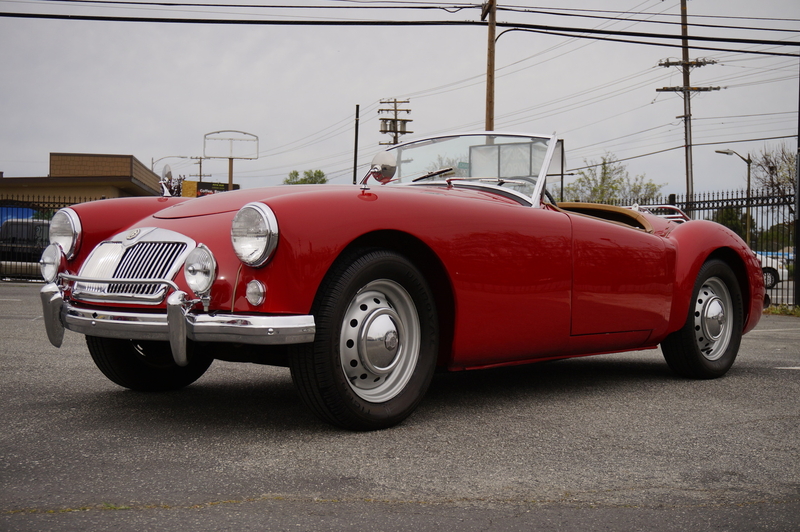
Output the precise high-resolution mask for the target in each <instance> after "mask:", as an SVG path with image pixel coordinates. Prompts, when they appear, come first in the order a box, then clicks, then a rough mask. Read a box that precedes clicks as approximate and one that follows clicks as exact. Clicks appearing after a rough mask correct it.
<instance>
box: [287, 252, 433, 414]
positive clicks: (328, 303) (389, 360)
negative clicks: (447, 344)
mask: <svg viewBox="0 0 800 532" xmlns="http://www.w3.org/2000/svg"><path fill="white" fill-rule="evenodd" d="M314 306H315V308H314V319H315V323H316V329H317V332H316V336H315V340H314V343H313V344H303V345H298V346H294V347H293V352H292V353H291V355H290V361H291V370H292V379H293V380H294V382H295V385H296V386H297V389H298V391H299V393H300V396H301V397H302V398H303V401H304V402H305V403H306V404H307V405H308V406H309V407H310V408H311V410H312V411H314V413H315V414H317V415H318V416H319V417H320V418H322V419H323V420H325V421H328V422H329V423H332V424H334V425H337V426H340V427H344V428H348V429H352V430H376V429H382V428H387V427H390V426H393V425H396V424H397V423H399V422H401V421H402V420H403V419H405V418H406V417H408V416H409V415H410V414H411V412H413V411H414V409H415V408H416V407H417V405H418V404H419V402H420V401H421V400H422V396H423V395H424V394H425V391H426V390H427V388H428V385H429V384H430V381H431V378H432V376H433V372H434V369H435V366H436V359H437V353H438V323H437V317H436V308H435V305H434V301H433V296H432V295H431V291H430V288H429V287H428V285H427V283H426V282H425V279H424V278H423V276H422V274H421V273H420V272H419V270H417V268H416V267H415V266H414V265H413V264H412V263H411V262H409V261H408V260H407V259H405V258H404V257H402V256H401V255H398V254H396V253H393V252H390V251H369V252H363V253H360V254H356V255H351V256H350V257H349V258H345V259H344V260H343V261H340V263H339V265H338V266H335V267H334V269H333V270H332V271H331V273H330V274H329V276H328V277H327V278H326V281H325V282H324V283H323V286H322V287H321V288H320V294H319V295H318V298H317V301H315V305H314Z"/></svg>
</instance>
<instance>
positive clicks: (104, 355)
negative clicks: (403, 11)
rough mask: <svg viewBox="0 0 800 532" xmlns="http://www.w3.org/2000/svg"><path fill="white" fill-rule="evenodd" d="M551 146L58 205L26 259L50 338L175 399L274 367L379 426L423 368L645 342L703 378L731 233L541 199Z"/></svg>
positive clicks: (733, 278) (440, 152)
mask: <svg viewBox="0 0 800 532" xmlns="http://www.w3.org/2000/svg"><path fill="white" fill-rule="evenodd" d="M560 154H561V143H560V141H558V140H557V139H556V138H555V137H549V136H531V135H519V134H500V133H493V132H492V133H486V132H483V133H473V134H463V135H450V136H441V137H436V138H428V139H423V140H419V141H415V142H409V143H406V144H402V145H398V146H395V147H392V148H391V149H389V150H387V151H385V152H382V153H380V154H379V155H378V156H377V157H376V158H375V159H374V160H373V164H372V167H371V168H370V170H369V173H368V174H367V176H366V177H365V178H364V180H363V181H362V183H361V184H360V186H359V185H330V184H326V185H294V186H278V187H270V188H262V189H247V190H240V191H231V192H225V193H223V194H217V195H213V196H206V197H202V198H197V199H188V198H180V197H160V198H155V197H153V198H123V199H114V200H103V201H94V202H90V203H84V204H80V205H75V206H74V207H70V208H66V209H62V210H60V211H59V212H58V213H57V214H56V215H55V217H54V218H53V220H52V223H51V225H50V242H51V244H50V246H49V247H48V248H47V249H46V250H45V251H44V253H43V255H42V259H41V267H42V274H43V276H44V278H45V280H46V281H47V284H46V285H45V286H44V288H43V289H42V291H41V298H42V305H43V308H44V317H45V324H46V329H47V334H48V337H49V339H50V341H51V343H52V344H53V345H55V346H57V347H58V346H60V345H61V342H62V339H63V335H64V329H65V328H66V329H69V330H71V331H75V332H78V333H81V334H84V335H86V342H87V344H88V348H89V352H90V353H91V355H92V358H93V359H94V361H95V363H96V364H97V366H98V368H99V369H100V370H101V371H102V372H103V373H104V374H105V375H106V376H107V377H108V378H109V379H111V380H112V381H113V382H115V383H117V384H119V385H121V386H124V387H127V388H131V389H134V390H153V391H159V390H172V389H176V388H181V387H184V386H186V385H188V384H191V383H192V382H194V381H195V380H196V379H198V378H199V377H200V376H201V375H202V374H203V372H205V371H206V369H207V368H208V367H209V365H210V364H211V362H212V360H213V359H220V360H228V361H241V362H255V363H261V364H273V365H282V366H288V367H289V368H291V374H292V379H293V380H294V382H295V384H296V386H297V389H298V391H299V394H300V396H301V397H302V399H303V400H304V402H305V403H306V404H307V405H308V407H309V408H310V409H311V410H312V411H314V412H315V413H316V414H317V415H318V416H319V417H321V418H322V419H324V420H326V421H328V422H330V423H333V424H335V425H338V426H341V427H346V428H350V429H356V430H370V429H379V428H384V427H389V426H392V425H394V424H397V423H399V422H400V421H402V420H403V419H404V418H406V417H407V416H408V415H409V414H411V412H412V411H413V410H414V409H415V408H416V407H417V405H418V404H419V402H420V401H421V400H422V398H423V395H424V394H425V391H426V389H427V388H428V385H429V384H430V382H431V378H432V376H433V373H434V371H435V370H436V369H437V368H439V369H445V370H450V371H459V370H467V369H478V368H488V367H495V366H503V365H513V364H523V363H528V362H536V361H543V360H553V359H559V358H568V357H576V356H584V355H590V354H598V353H608V352H616V351H625V350H637V349H649V348H653V347H656V346H658V345H661V349H662V351H663V353H664V357H665V359H666V361H667V364H668V365H669V366H670V368H672V369H673V370H674V371H675V372H676V373H677V374H679V375H682V376H685V377H691V378H713V377H719V376H721V375H723V374H725V372H727V371H728V369H729V368H730V367H731V365H732V364H733V361H734V359H735V358H736V354H737V352H738V350H739V343H740V340H741V336H742V334H744V333H746V332H748V331H749V330H751V329H752V328H753V327H755V325H756V324H757V323H758V320H759V317H760V315H761V309H762V303H763V299H764V281H763V276H762V273H761V266H760V265H759V262H758V260H757V258H756V256H755V255H754V254H753V252H752V251H751V250H750V249H749V248H748V247H747V245H745V243H744V242H743V241H742V240H741V239H739V237H737V236H736V235H735V234H734V233H732V232H731V231H729V230H728V229H726V228H725V227H723V226H721V225H718V224H716V223H713V222H709V221H686V222H684V223H678V221H675V220H671V219H669V217H659V216H654V215H652V214H650V213H648V212H642V210H641V209H637V208H631V209H628V208H622V207H612V206H608V205H596V204H586V203H557V202H556V201H554V199H553V198H552V196H551V195H550V194H549V193H548V192H547V191H546V187H545V184H546V181H547V178H548V175H551V176H552V175H555V174H558V173H559V171H560V166H561V164H560V162H559V160H560Z"/></svg>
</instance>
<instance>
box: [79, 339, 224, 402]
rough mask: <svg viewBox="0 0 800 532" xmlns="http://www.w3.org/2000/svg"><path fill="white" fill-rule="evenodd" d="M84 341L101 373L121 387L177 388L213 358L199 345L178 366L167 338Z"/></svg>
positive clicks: (199, 375)
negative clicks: (186, 361)
mask: <svg viewBox="0 0 800 532" xmlns="http://www.w3.org/2000/svg"><path fill="white" fill-rule="evenodd" d="M86 345H87V346H88V347H89V353H90V354H91V355H92V359H93V360H94V363H95V365H97V367H98V368H99V369H100V371H102V372H103V375H105V376H106V377H108V378H109V380H111V381H112V382H114V383H116V384H119V385H120V386H122V387H124V388H130V389H131V390H137V391H144V392H163V391H168V390H178V389H180V388H183V387H185V386H188V385H190V384H191V383H193V382H194V381H196V380H197V379H199V378H200V377H201V376H202V375H203V373H205V372H206V370H207V369H208V367H209V366H210V365H211V362H213V359H212V358H211V357H210V356H208V355H207V354H205V353H203V352H201V350H200V349H199V348H197V349H192V350H191V351H190V353H189V364H187V365H186V366H178V365H177V364H175V361H174V360H173V359H172V351H171V349H170V346H169V342H154V341H138V340H118V339H116V338H99V337H96V336H87V337H86Z"/></svg>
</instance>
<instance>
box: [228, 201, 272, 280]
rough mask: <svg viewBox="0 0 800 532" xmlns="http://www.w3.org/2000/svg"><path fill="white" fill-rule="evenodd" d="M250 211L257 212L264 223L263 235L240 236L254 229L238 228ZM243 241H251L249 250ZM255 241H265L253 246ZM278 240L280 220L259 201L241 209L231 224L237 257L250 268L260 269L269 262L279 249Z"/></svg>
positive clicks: (232, 241) (232, 239)
mask: <svg viewBox="0 0 800 532" xmlns="http://www.w3.org/2000/svg"><path fill="white" fill-rule="evenodd" d="M248 210H251V211H253V212H255V214H256V215H257V216H258V217H259V218H260V220H261V221H262V222H263V224H264V232H263V235H248V234H238V233H239V232H240V231H242V230H245V231H247V230H248V229H253V228H252V227H251V228H242V227H237V225H239V224H241V223H242V222H243V221H242V218H243V217H244V216H245V215H246V214H247V213H248ZM242 239H249V242H247V244H249V249H248V247H247V246H245V245H243V244H244V243H243V242H242V241H241V240H242ZM253 239H256V240H258V239H263V242H261V243H259V244H258V245H256V246H253ZM278 239H279V231H278V219H277V218H276V217H275V213H273V212H272V209H270V208H269V207H268V206H267V205H265V204H263V203H260V202H257V201H254V202H252V203H248V204H247V205H245V206H244V207H242V208H241V209H239V211H238V212H237V213H236V215H235V216H234V217H233V221H232V222H231V245H232V246H233V251H234V252H235V253H236V256H237V257H239V260H240V261H242V262H243V263H244V264H246V265H248V266H252V267H253V268H259V267H261V266H264V265H265V264H266V263H267V262H269V260H270V259H271V258H272V255H273V254H274V252H275V249H276V248H277V247H278Z"/></svg>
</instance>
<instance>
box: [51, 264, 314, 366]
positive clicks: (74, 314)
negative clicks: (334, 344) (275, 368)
mask: <svg viewBox="0 0 800 532" xmlns="http://www.w3.org/2000/svg"><path fill="white" fill-rule="evenodd" d="M65 277H70V278H71V279H70V280H72V281H76V280H80V279H78V278H77V277H75V276H65ZM82 281H84V282H110V281H111V280H107V279H106V280H101V279H83V280H82ZM113 282H116V283H119V282H120V280H119V279H115V280H113ZM123 282H125V281H123ZM127 282H143V283H149V284H153V283H157V284H162V285H166V286H168V287H169V288H171V289H172V292H171V293H170V294H169V296H168V297H167V311H166V313H164V312H161V313H157V312H134V311H128V310H116V309H115V310H98V309H92V308H83V307H79V306H76V305H74V304H72V303H71V302H70V301H68V300H66V299H65V297H64V292H63V290H62V288H61V287H60V286H59V285H58V284H56V283H48V284H46V285H45V286H44V287H43V288H42V290H41V292H40V296H41V300H42V310H43V314H44V323H45V328H46V330H47V337H48V339H49V340H50V343H51V344H53V345H54V346H55V347H61V343H62V341H63V339H64V330H65V329H69V330H70V331H74V332H77V333H81V334H85V335H90V336H99V337H104V338H120V339H129V340H158V341H168V342H169V343H170V347H171V348H172V357H173V359H174V360H175V363H176V364H177V365H179V366H185V365H186V364H187V363H188V358H187V346H186V341H187V339H188V340H194V341H197V342H228V343H242V344H257V345H285V344H302V343H307V342H311V341H313V340H314V333H315V324H314V317H313V316H310V315H309V316H302V315H291V316H276V315H271V316H267V315H243V314H224V313H215V312H200V311H198V310H194V307H195V306H196V304H197V303H198V301H197V300H192V299H189V298H188V297H187V294H186V292H183V291H181V290H179V289H178V287H177V286H176V285H175V284H174V283H173V282H172V281H168V280H137V281H127Z"/></svg>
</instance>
